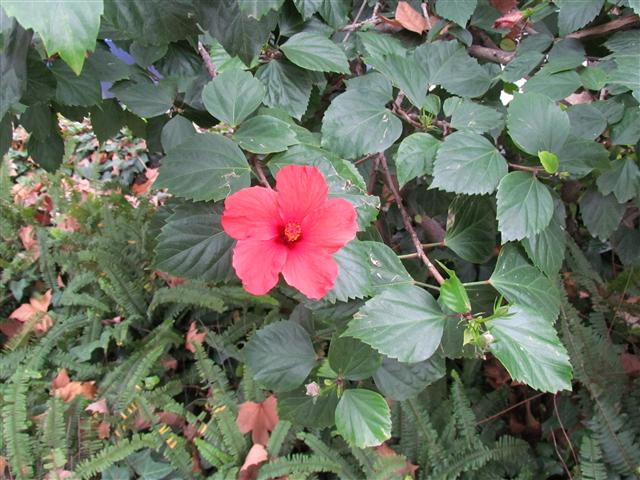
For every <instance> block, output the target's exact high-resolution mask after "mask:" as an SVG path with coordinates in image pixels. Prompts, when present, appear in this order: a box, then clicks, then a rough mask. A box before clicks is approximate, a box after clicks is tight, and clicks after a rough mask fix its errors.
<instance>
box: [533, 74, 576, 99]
mask: <svg viewBox="0 0 640 480" xmlns="http://www.w3.org/2000/svg"><path fill="white" fill-rule="evenodd" d="M581 85H582V81H581V80H580V75H578V72H576V71H575V70H569V71H566V72H557V73H549V72H548V71H546V70H545V69H544V68H543V69H541V70H540V71H539V72H538V73H536V74H535V75H534V76H533V77H531V78H530V79H529V80H528V81H527V83H525V84H524V87H523V88H522V91H523V92H525V93H539V94H540V95H545V96H547V97H549V98H550V99H551V100H562V99H564V98H566V97H568V96H569V95H571V94H572V93H573V92H575V91H576V90H577V89H578V88H580V86H581Z"/></svg>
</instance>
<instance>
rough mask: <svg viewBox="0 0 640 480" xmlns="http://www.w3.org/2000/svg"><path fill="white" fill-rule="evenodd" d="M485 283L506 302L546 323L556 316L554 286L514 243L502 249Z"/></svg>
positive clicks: (557, 303) (558, 299)
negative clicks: (523, 308) (517, 306)
mask: <svg viewBox="0 0 640 480" xmlns="http://www.w3.org/2000/svg"><path fill="white" fill-rule="evenodd" d="M489 283H490V284H491V285H493V286H494V287H495V289H496V290H498V292H500V293H501V294H502V295H504V297H505V298H506V299H507V300H508V301H510V302H512V303H517V304H518V305H521V306H522V307H526V308H529V309H531V310H533V311H534V312H537V313H538V314H539V315H540V316H542V317H543V318H544V319H545V320H547V321H548V322H553V321H554V320H555V319H556V318H557V317H558V313H559V311H560V293H559V290H558V287H556V286H555V285H554V284H553V283H551V281H550V280H549V279H548V278H547V277H545V276H544V274H543V273H542V272H540V270H538V269H537V268H536V267H534V266H532V265H531V264H530V263H529V262H528V261H527V259H526V258H525V257H524V255H523V254H522V253H521V252H520V250H519V248H518V247H517V246H516V245H515V244H512V243H509V244H507V245H505V246H504V247H502V250H501V251H500V255H499V256H498V262H497V263H496V267H495V270H494V271H493V274H492V275H491V278H490V279H489Z"/></svg>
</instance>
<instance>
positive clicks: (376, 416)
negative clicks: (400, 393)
mask: <svg viewBox="0 0 640 480" xmlns="http://www.w3.org/2000/svg"><path fill="white" fill-rule="evenodd" d="M336 427H337V429H338V432H339V433H340V435H342V437H343V438H344V439H345V440H346V441H347V443H348V444H349V445H352V446H355V447H358V448H366V447H375V446H376V445H381V444H382V442H384V441H385V440H388V439H389V438H391V412H390V410H389V405H387V402H386V401H385V399H384V398H383V397H382V396H381V395H380V394H379V393H376V392H373V391H371V390H364V389H349V390H346V391H345V392H344V393H343V394H342V397H340V402H338V407H337V408H336Z"/></svg>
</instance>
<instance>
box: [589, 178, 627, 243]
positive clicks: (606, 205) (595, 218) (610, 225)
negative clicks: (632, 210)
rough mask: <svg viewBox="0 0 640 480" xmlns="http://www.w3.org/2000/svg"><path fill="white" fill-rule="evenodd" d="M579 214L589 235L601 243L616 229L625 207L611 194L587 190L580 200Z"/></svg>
mask: <svg viewBox="0 0 640 480" xmlns="http://www.w3.org/2000/svg"><path fill="white" fill-rule="evenodd" d="M579 205H580V214H581V215H582V221H583V222H584V224H585V225H586V227H587V229H588V230H589V233H590V234H591V235H593V236H594V237H597V238H599V239H600V240H602V241H603V242H605V241H607V239H608V238H609V237H610V236H611V234H612V233H613V232H614V231H615V230H616V229H617V228H618V225H620V221H621V220H622V216H623V215H624V211H625V206H624V205H623V204H620V203H618V200H617V199H616V197H615V196H614V195H613V194H611V193H610V194H609V195H606V196H605V195H602V194H601V193H600V192H597V191H594V190H589V191H588V192H586V193H585V194H584V195H583V196H582V198H580V203H579Z"/></svg>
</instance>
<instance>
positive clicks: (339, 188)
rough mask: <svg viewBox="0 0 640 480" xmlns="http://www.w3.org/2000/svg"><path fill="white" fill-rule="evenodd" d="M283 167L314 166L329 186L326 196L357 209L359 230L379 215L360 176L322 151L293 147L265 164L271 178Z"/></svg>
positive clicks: (348, 163)
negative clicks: (349, 203) (340, 199)
mask: <svg viewBox="0 0 640 480" xmlns="http://www.w3.org/2000/svg"><path fill="white" fill-rule="evenodd" d="M286 165H312V166H315V167H317V168H318V169H319V170H320V171H321V172H322V175H323V176H324V178H325V180H326V181H327V184H328V185H329V197H331V198H333V197H336V198H344V199H345V200H348V201H349V202H351V203H352V204H353V205H354V206H355V207H356V212H357V214H358V226H359V227H360V228H361V229H365V228H367V226H368V225H369V224H370V223H371V222H372V221H373V220H375V218H376V216H377V215H378V208H379V207H380V199H379V198H378V197H376V196H373V195H367V191H366V186H365V183H364V180H363V179H362V176H360V174H359V173H358V171H357V170H355V168H354V167H353V165H352V164H351V163H350V162H347V161H346V160H341V159H339V158H336V157H335V156H333V155H331V154H330V153H329V152H327V151H325V150H322V149H321V148H317V147H313V146H311V145H294V146H293V147H291V148H289V150H287V151H286V152H283V153H280V154H277V155H275V156H274V157H273V158H272V159H271V160H270V161H269V163H268V166H269V170H271V173H272V174H273V175H275V174H276V173H277V172H278V170H279V169H280V168H282V167H284V166H286Z"/></svg>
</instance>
